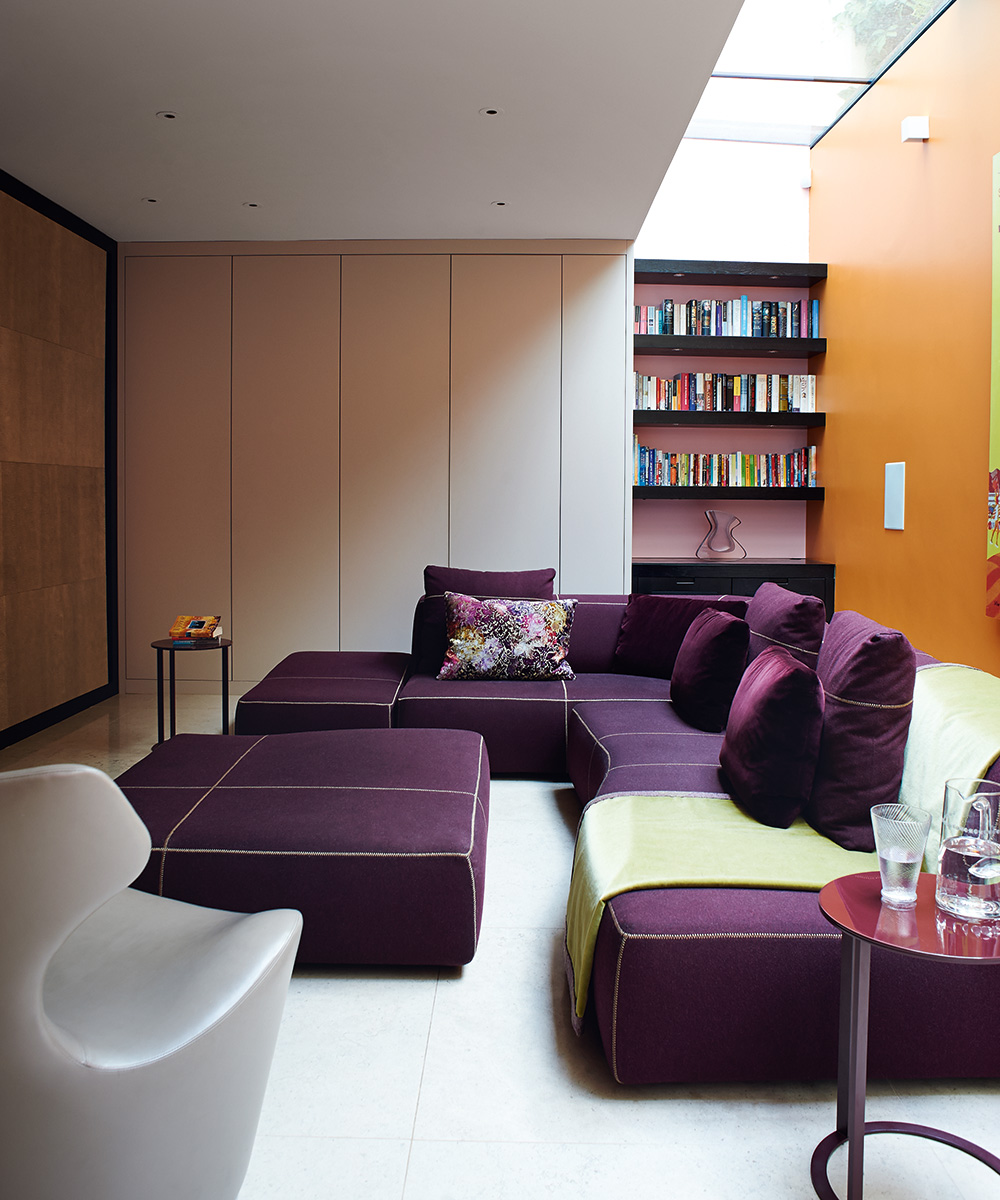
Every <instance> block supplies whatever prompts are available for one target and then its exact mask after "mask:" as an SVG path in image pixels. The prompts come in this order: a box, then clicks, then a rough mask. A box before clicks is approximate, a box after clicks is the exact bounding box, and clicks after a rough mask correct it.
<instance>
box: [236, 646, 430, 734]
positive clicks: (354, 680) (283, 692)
mask: <svg viewBox="0 0 1000 1200" xmlns="http://www.w3.org/2000/svg"><path fill="white" fill-rule="evenodd" d="M409 663H410V656H409V655H408V654H392V653H388V652H385V653H382V652H377V651H367V650H305V651H300V652H299V653H298V654H289V655H288V657H287V658H283V659H282V660H281V662H280V663H278V665H277V666H276V667H275V668H274V669H273V670H271V671H268V673H267V674H266V675H265V676H264V678H263V679H262V680H261V681H260V683H258V684H257V686H256V687H252V688H251V689H250V690H249V691H248V692H244V694H243V695H242V696H241V697H240V699H239V700H238V701H237V704H236V726H235V731H236V733H298V732H302V731H304V730H307V729H389V728H390V727H391V726H392V706H393V704H394V703H395V700H396V697H397V695H398V694H399V689H400V688H401V687H402V686H403V679H404V678H405V676H406V671H407V668H408V667H409Z"/></svg>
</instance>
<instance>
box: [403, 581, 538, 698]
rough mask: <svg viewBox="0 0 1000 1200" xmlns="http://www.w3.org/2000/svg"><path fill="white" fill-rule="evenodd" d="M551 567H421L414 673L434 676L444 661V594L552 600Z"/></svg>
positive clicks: (414, 616)
mask: <svg viewBox="0 0 1000 1200" xmlns="http://www.w3.org/2000/svg"><path fill="white" fill-rule="evenodd" d="M555 577H556V573H555V570H554V568H552V567H546V568H544V569H542V570H539V571H467V570H464V569H462V568H460V567H434V566H428V567H425V568H424V595H423V596H422V597H421V598H420V600H418V602H417V608H416V611H415V612H414V614H413V640H412V643H411V646H410V651H411V654H412V656H413V670H414V671H417V672H419V673H420V674H425V673H426V674H429V675H436V674H437V672H438V670H439V669H440V667H441V663H442V661H443V660H444V652H445V647H446V645H447V640H448V639H447V634H446V633H445V600H444V594H445V592H461V593H462V594H463V595H466V596H478V597H480V598H481V599H482V598H485V597H492V598H496V597H502V596H509V597H511V598H514V597H518V598H524V599H534V600H551V599H552V597H553V596H554V595H555V593H554V591H553V590H552V583H553V580H554V579H555Z"/></svg>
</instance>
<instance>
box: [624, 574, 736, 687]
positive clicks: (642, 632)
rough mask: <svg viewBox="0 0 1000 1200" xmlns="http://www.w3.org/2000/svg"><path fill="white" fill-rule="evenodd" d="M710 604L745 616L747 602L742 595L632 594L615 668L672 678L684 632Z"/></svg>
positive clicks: (628, 673) (627, 672) (636, 673)
mask: <svg viewBox="0 0 1000 1200" xmlns="http://www.w3.org/2000/svg"><path fill="white" fill-rule="evenodd" d="M706 608H716V609H720V610H722V611H725V612H731V613H735V614H736V616H738V617H742V616H743V615H744V614H745V612H746V610H747V602H746V600H745V599H743V598H742V597H740V596H719V597H717V598H708V597H704V596H652V595H644V594H642V593H636V594H634V595H632V596H629V598H628V605H627V606H626V608H625V615H624V616H623V617H622V625H621V631H620V632H619V634H618V645H617V646H616V648H615V666H614V669H615V670H616V671H622V672H624V673H625V674H627V675H658V676H659V677H660V678H661V679H669V678H670V677H671V675H672V673H673V669H674V662H675V660H676V658H677V651H678V650H679V649H680V645H681V642H682V641H683V640H684V635H685V634H686V633H687V631H688V628H689V627H690V625H691V622H692V621H693V620H694V619H695V617H696V616H698V614H699V613H701V612H703V611H704V610H705V609H706Z"/></svg>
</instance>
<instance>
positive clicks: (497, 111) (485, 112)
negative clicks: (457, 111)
mask: <svg viewBox="0 0 1000 1200" xmlns="http://www.w3.org/2000/svg"><path fill="white" fill-rule="evenodd" d="M479 115H480V116H481V117H499V116H502V115H503V109H502V108H497V107H496V105H491V106H490V107H489V108H481V109H480V110H479Z"/></svg>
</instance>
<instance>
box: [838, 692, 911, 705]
mask: <svg viewBox="0 0 1000 1200" xmlns="http://www.w3.org/2000/svg"><path fill="white" fill-rule="evenodd" d="M826 698H827V700H837V701H838V702H839V703H841V704H853V705H854V706H855V707H857V708H912V707H913V701H912V700H907V701H906V703H905V704H876V703H875V702H874V701H872V700H848V699H847V697H846V696H837V695H835V694H834V693H833V692H827V693H826Z"/></svg>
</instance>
